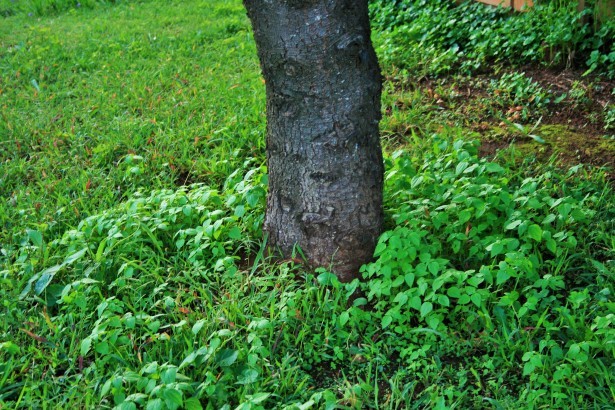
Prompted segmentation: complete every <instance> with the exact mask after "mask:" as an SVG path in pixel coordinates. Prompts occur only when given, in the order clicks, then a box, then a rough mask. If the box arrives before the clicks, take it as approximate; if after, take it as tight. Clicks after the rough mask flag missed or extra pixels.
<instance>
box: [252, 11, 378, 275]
mask: <svg viewBox="0 0 615 410" xmlns="http://www.w3.org/2000/svg"><path fill="white" fill-rule="evenodd" d="M244 5H245V7H246V10H247V11H248V16H249V18H250V20H251V22H252V27H253V30H254V38H255V40H256V45H257V49H258V55H259V58H260V63H261V69H262V71H263V76H264V78H265V83H266V94H267V161H268V172H269V195H268V198H267V214H266V218H265V225H264V229H265V231H266V232H267V233H268V235H269V244H270V245H271V246H272V247H273V248H274V249H277V250H279V251H281V252H282V254H283V255H284V256H286V257H288V256H290V254H291V253H292V251H293V249H294V247H295V245H298V246H299V247H300V248H301V250H302V251H303V253H304V255H305V256H306V258H307V260H308V262H309V263H310V264H311V265H312V266H324V267H327V268H330V269H331V270H332V271H333V272H335V273H337V274H338V276H339V277H340V279H341V280H342V281H349V280H351V279H353V278H354V277H356V276H357V275H358V271H359V268H360V266H361V265H362V264H364V263H366V262H369V261H370V259H371V258H372V256H373V251H374V247H375V245H376V241H377V238H378V236H379V235H380V233H381V230H382V222H383V214H382V184H383V172H384V171H383V163H382V149H381V146H380V137H379V130H378V122H379V120H380V95H381V88H382V78H381V74H380V68H379V66H378V60H377V57H376V53H375V52H374V48H373V46H372V43H371V39H370V26H369V16H368V7H367V0H244Z"/></svg>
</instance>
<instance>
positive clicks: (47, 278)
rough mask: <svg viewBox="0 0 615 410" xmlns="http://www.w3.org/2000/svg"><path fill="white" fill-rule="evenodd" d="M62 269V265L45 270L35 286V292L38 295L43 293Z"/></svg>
mask: <svg viewBox="0 0 615 410" xmlns="http://www.w3.org/2000/svg"><path fill="white" fill-rule="evenodd" d="M61 268H62V265H55V266H52V267H50V268H47V269H45V270H44V271H42V272H41V276H40V278H38V280H37V281H36V284H35V285H34V292H35V293H36V294H37V295H40V294H41V293H43V291H44V290H45V288H46V287H47V286H48V285H49V283H50V282H51V280H52V279H53V277H54V276H55V274H56V273H57V272H58V271H59V270H60V269H61Z"/></svg>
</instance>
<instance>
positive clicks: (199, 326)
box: [192, 319, 205, 335]
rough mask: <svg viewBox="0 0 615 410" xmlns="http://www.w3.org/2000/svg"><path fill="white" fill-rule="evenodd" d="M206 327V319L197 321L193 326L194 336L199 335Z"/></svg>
mask: <svg viewBox="0 0 615 410" xmlns="http://www.w3.org/2000/svg"><path fill="white" fill-rule="evenodd" d="M204 325H205V319H199V320H197V321H196V322H195V323H194V325H193V326H192V333H193V334H194V335H197V334H198V333H199V332H200V331H201V329H202V328H203V326H204Z"/></svg>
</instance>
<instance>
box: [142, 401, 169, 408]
mask: <svg viewBox="0 0 615 410" xmlns="http://www.w3.org/2000/svg"><path fill="white" fill-rule="evenodd" d="M145 408H146V410H163V409H164V402H163V401H162V399H154V400H150V401H148V402H147V406H146V407H145Z"/></svg>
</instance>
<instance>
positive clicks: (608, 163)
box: [394, 66, 615, 181]
mask: <svg viewBox="0 0 615 410" xmlns="http://www.w3.org/2000/svg"><path fill="white" fill-rule="evenodd" d="M506 72H514V73H525V75H526V76H527V77H529V78H531V79H532V80H533V81H535V82H537V83H539V84H540V86H541V87H542V88H543V89H544V90H547V91H549V92H550V96H551V102H550V103H549V104H547V105H546V106H540V107H538V108H537V107H535V106H533V105H532V104H531V102H530V103H528V104H527V105H526V106H514V105H513V104H512V103H511V104H506V103H505V102H504V103H502V102H501V101H498V100H497V99H496V98H495V96H494V95H492V92H491V91H490V89H489V84H490V81H491V80H495V79H498V78H499V77H501V76H502V75H503V74H504V73H506ZM583 74H584V73H583V71H581V70H572V69H570V70H555V69H549V68H546V67H539V66H526V67H521V68H517V69H515V70H511V69H509V70H499V71H498V72H496V71H492V72H490V73H487V74H478V75H474V76H471V77H459V76H455V77H447V78H438V79H426V78H424V79H422V80H420V81H419V82H418V84H417V83H414V84H413V83H412V81H413V80H411V79H407V80H404V81H399V80H394V81H398V82H399V87H404V88H405V89H408V88H410V89H417V88H418V89H420V90H421V91H422V92H423V94H424V95H425V96H426V97H427V98H428V104H433V106H434V107H436V108H437V109H438V110H439V111H438V113H437V116H438V117H441V118H442V119H443V120H442V122H445V123H447V124H449V125H458V124H463V125H464V127H467V128H469V129H471V130H472V131H475V132H477V133H478V134H479V135H480V137H481V140H482V146H481V147H480V153H481V155H483V156H486V157H495V156H496V155H497V154H498V152H499V151H500V150H502V149H504V148H508V147H509V146H510V145H511V143H514V145H515V146H516V147H517V148H520V150H521V151H522V153H524V154H526V155H535V158H536V160H539V161H548V160H550V159H551V158H555V160H556V161H557V162H558V163H559V164H560V165H561V166H572V165H577V164H587V165H590V166H595V167H605V168H606V169H607V172H608V178H609V179H610V180H612V181H615V129H612V128H611V129H607V128H606V125H607V123H606V121H605V120H606V116H605V114H606V111H607V110H606V108H607V107H609V106H610V107H615V80H606V79H603V78H599V77H595V76H583ZM556 99H559V100H560V101H558V102H555V100H556ZM400 103H401V104H403V102H400ZM396 106H397V108H400V107H399V105H398V104H396ZM521 114H523V115H521ZM514 123H516V124H521V125H522V126H523V127H524V129H525V130H526V131H527V132H525V133H523V132H520V131H519V130H518V129H517V128H516V127H515V126H513V125H514ZM612 126H613V125H611V127H612ZM408 127H409V128H408V129H410V128H411V127H412V126H411V125H408ZM526 134H532V135H538V136H539V137H540V138H542V139H544V140H545V142H544V143H542V144H540V143H537V142H536V141H535V140H534V139H532V138H530V137H529V136H528V135H526Z"/></svg>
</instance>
